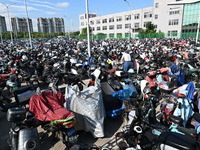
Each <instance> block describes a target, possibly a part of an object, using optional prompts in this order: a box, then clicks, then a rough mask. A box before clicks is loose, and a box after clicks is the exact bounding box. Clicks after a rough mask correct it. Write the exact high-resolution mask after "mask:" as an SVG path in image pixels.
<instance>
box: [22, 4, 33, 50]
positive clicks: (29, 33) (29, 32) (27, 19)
mask: <svg viewBox="0 0 200 150" xmlns="http://www.w3.org/2000/svg"><path fill="white" fill-rule="evenodd" d="M24 4H25V8H26V21H27V26H28V35H29V43H30V47H31V49H32V48H33V46H32V41H31V31H30V26H29V18H28V9H27V4H26V0H24Z"/></svg>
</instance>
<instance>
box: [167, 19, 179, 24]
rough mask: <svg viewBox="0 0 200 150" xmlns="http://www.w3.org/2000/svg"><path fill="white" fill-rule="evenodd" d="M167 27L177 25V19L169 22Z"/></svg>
mask: <svg viewBox="0 0 200 150" xmlns="http://www.w3.org/2000/svg"><path fill="white" fill-rule="evenodd" d="M169 25H178V19H173V20H169Z"/></svg>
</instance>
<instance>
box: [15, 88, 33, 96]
mask: <svg viewBox="0 0 200 150" xmlns="http://www.w3.org/2000/svg"><path fill="white" fill-rule="evenodd" d="M29 90H31V87H30V86H25V87H20V88H19V89H16V90H14V91H13V94H14V95H18V94H21V93H24V92H26V91H29Z"/></svg>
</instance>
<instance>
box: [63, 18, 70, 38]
mask: <svg viewBox="0 0 200 150" xmlns="http://www.w3.org/2000/svg"><path fill="white" fill-rule="evenodd" d="M64 17H65V18H67V19H68V20H69V31H68V36H69V39H70V19H69V18H68V17H67V16H65V15H64ZM66 25H67V24H66ZM66 30H67V27H66Z"/></svg>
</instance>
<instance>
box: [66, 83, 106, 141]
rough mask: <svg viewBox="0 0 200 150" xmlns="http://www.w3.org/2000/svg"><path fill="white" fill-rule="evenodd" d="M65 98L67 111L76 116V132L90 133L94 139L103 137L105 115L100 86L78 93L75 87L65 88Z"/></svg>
mask: <svg viewBox="0 0 200 150" xmlns="http://www.w3.org/2000/svg"><path fill="white" fill-rule="evenodd" d="M95 85H96V84H95ZM65 98H66V108H67V110H69V111H73V112H75V113H76V114H78V117H77V116H76V117H77V120H76V126H75V128H76V130H84V131H86V132H90V133H91V134H92V135H93V136H94V137H95V138H100V137H104V118H105V116H106V113H105V108H104V104H103V98H102V91H101V88H100V86H90V87H88V88H86V89H84V90H83V91H78V88H77V85H74V86H67V87H66V91H65Z"/></svg>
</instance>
